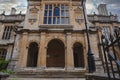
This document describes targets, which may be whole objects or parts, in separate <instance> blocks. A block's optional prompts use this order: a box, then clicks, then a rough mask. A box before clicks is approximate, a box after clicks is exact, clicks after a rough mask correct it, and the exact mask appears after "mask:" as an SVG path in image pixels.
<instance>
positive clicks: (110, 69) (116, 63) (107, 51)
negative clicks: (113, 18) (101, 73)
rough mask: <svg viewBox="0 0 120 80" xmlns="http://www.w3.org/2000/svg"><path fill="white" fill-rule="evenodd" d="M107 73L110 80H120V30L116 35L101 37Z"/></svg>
mask: <svg viewBox="0 0 120 80" xmlns="http://www.w3.org/2000/svg"><path fill="white" fill-rule="evenodd" d="M101 41H102V47H103V59H104V60H103V61H104V63H105V64H104V68H105V72H106V73H107V75H108V78H109V80H113V79H116V78H118V79H120V56H119V55H120V29H115V30H114V35H111V34H110V35H109V36H105V35H102V36H101Z"/></svg>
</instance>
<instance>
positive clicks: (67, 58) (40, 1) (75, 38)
mask: <svg viewBox="0 0 120 80" xmlns="http://www.w3.org/2000/svg"><path fill="white" fill-rule="evenodd" d="M84 1H85V0H84ZM14 11H15V10H14ZM12 13H14V12H12ZM88 21H89V23H88V26H90V27H89V33H90V35H89V36H90V41H91V47H92V52H93V53H94V57H95V59H98V58H100V59H101V57H102V55H101V54H102V52H101V46H100V43H101V41H100V36H101V34H102V33H105V34H106V35H107V33H106V32H105V31H108V32H109V33H114V32H113V29H114V27H119V25H120V24H119V21H118V19H117V16H114V15H112V14H111V15H99V14H94V15H92V14H91V15H88ZM84 24H85V22H84V16H83V9H82V6H81V1H80V0H64V1H61V0H28V8H27V13H26V15H22V14H17V15H15V14H12V15H9V16H7V15H4V13H3V14H1V15H0V27H1V31H0V33H1V34H0V37H1V38H0V58H5V57H6V59H8V60H10V59H11V58H12V60H11V64H10V65H11V67H12V68H14V70H17V71H29V70H34V71H49V70H50V71H51V70H53V71H54V70H55V71H56V70H57V71H67V72H69V71H72V72H86V71H88V65H87V64H88V63H87V56H88V55H87V45H88V44H87V36H86V30H85V25H84ZM6 26H7V28H6ZM8 26H9V28H8ZM108 28H109V30H108ZM13 30H14V31H13ZM8 34H9V35H8ZM14 34H15V36H14ZM7 36H8V37H7ZM10 36H11V37H10ZM4 38H5V39H4ZM4 53H5V56H4V57H2V56H1V55H3V54H4ZM11 56H12V57H11Z"/></svg>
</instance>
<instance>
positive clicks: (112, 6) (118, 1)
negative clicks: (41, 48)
mask: <svg viewBox="0 0 120 80" xmlns="http://www.w3.org/2000/svg"><path fill="white" fill-rule="evenodd" d="M86 1H87V2H86V8H87V14H93V13H94V12H96V13H98V11H97V6H98V5H99V4H101V3H105V4H107V8H108V11H109V12H112V13H113V14H117V15H118V16H119V18H120V14H119V13H120V0H86ZM11 8H16V9H17V13H19V12H20V11H22V13H23V14H25V13H26V9H27V0H0V13H2V12H3V11H6V14H10V11H11Z"/></svg>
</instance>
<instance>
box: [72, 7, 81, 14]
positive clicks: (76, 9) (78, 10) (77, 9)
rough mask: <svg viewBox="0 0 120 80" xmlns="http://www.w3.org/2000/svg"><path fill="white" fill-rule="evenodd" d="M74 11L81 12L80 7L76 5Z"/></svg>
mask: <svg viewBox="0 0 120 80" xmlns="http://www.w3.org/2000/svg"><path fill="white" fill-rule="evenodd" d="M74 11H75V12H77V13H82V8H81V7H79V6H78V7H77V8H75V9H74Z"/></svg>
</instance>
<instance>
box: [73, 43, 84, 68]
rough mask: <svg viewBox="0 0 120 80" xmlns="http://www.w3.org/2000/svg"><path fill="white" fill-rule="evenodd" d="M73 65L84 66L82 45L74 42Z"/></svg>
mask: <svg viewBox="0 0 120 80" xmlns="http://www.w3.org/2000/svg"><path fill="white" fill-rule="evenodd" d="M73 56H74V66H75V67H84V54H83V46H82V45H81V44H80V43H75V44H74V48H73Z"/></svg>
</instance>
